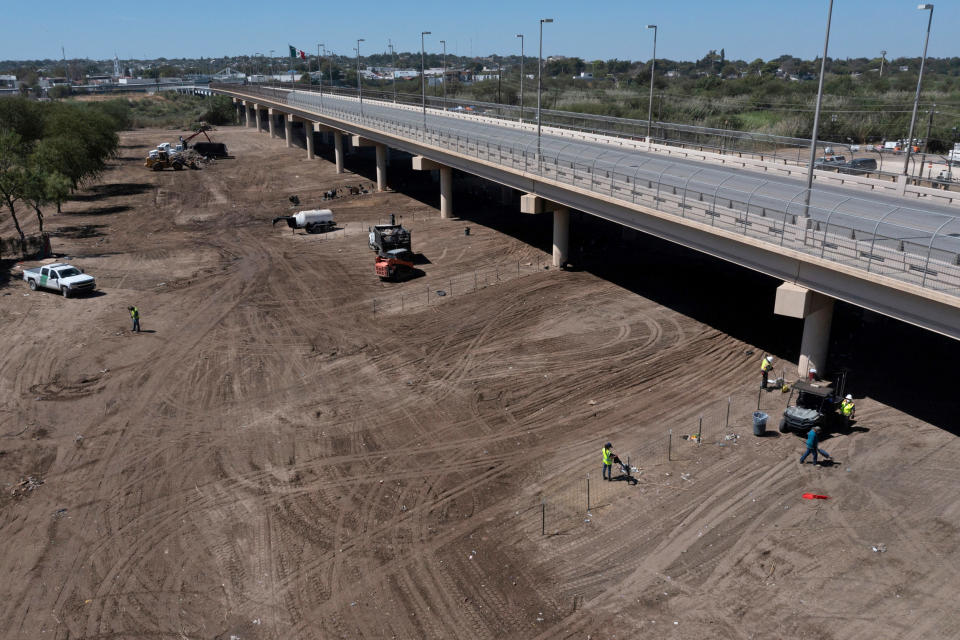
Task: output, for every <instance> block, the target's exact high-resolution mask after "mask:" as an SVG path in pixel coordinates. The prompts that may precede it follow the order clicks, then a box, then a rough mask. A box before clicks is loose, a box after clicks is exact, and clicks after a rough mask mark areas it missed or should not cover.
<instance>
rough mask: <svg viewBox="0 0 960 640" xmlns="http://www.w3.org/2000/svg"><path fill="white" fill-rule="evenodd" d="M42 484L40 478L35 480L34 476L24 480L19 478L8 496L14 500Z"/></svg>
mask: <svg viewBox="0 0 960 640" xmlns="http://www.w3.org/2000/svg"><path fill="white" fill-rule="evenodd" d="M42 484H43V480H42V479H40V478H35V477H34V476H27V477H25V478H20V482H18V483H17V484H16V486H14V487H13V490H12V491H11V492H10V495H11V496H12V497H14V498H16V497H19V496H25V495H27V494H28V493H30V492H31V491H33V490H34V489H36V488H37V487H39V486H40V485H42Z"/></svg>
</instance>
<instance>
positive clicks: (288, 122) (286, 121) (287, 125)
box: [281, 114, 293, 149]
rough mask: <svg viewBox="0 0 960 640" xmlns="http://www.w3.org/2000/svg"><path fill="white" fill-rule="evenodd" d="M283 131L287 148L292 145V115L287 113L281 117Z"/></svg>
mask: <svg viewBox="0 0 960 640" xmlns="http://www.w3.org/2000/svg"><path fill="white" fill-rule="evenodd" d="M281 115H282V114H281ZM283 133H284V137H285V138H286V139H287V148H288V149H289V148H290V147H292V146H293V116H291V115H287V116H285V117H284V118H283Z"/></svg>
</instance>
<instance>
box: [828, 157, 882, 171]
mask: <svg viewBox="0 0 960 640" xmlns="http://www.w3.org/2000/svg"><path fill="white" fill-rule="evenodd" d="M876 170H877V161H876V160H874V159H873V158H854V159H853V160H851V161H850V162H846V163H844V164H842V165H840V166H839V167H837V172H838V173H851V174H863V173H870V172H872V171H876Z"/></svg>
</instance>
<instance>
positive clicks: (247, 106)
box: [243, 100, 253, 127]
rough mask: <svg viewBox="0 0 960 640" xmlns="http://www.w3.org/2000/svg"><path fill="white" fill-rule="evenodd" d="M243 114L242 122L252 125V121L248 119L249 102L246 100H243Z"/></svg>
mask: <svg viewBox="0 0 960 640" xmlns="http://www.w3.org/2000/svg"><path fill="white" fill-rule="evenodd" d="M243 115H244V124H245V125H246V126H248V127H252V126H253V122H251V119H250V103H248V102H247V101H246V100H244V101H243Z"/></svg>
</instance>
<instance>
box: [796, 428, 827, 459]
mask: <svg viewBox="0 0 960 640" xmlns="http://www.w3.org/2000/svg"><path fill="white" fill-rule="evenodd" d="M819 446H820V427H814V428H813V429H810V432H809V433H807V450H806V451H805V452H804V453H803V455H802V456H800V464H803V461H804V460H806V459H807V456H808V455H810V454H811V453H812V454H813V464H817V454H818V453H819V454H821V455H822V456H823V457H824V458H829V457H830V454H829V453H827V452H826V451H824V450H823V449H820V448H819Z"/></svg>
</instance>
